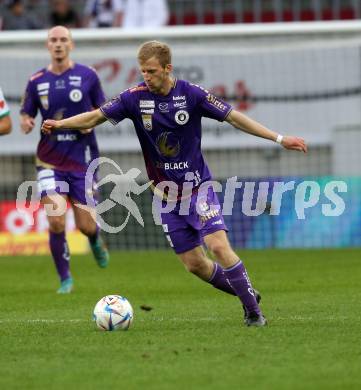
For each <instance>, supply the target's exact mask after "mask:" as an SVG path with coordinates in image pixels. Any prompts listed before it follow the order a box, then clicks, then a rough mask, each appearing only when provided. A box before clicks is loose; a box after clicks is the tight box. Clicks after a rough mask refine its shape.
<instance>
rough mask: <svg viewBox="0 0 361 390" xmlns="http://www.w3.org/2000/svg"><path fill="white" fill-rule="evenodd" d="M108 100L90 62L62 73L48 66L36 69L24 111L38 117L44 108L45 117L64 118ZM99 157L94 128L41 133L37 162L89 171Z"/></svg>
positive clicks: (75, 65) (49, 165) (43, 164)
mask: <svg viewBox="0 0 361 390" xmlns="http://www.w3.org/2000/svg"><path fill="white" fill-rule="evenodd" d="M104 101H105V96H104V92H103V90H102V87H101V85H100V81H99V78H98V76H97V74H96V73H95V71H94V70H93V69H91V68H89V67H88V66H85V65H81V64H74V66H73V67H72V68H70V69H68V70H66V71H65V72H63V73H62V74H60V75H57V74H55V73H52V72H50V71H49V70H47V69H46V68H44V69H41V70H40V71H38V72H37V73H35V74H34V75H33V76H32V77H31V78H30V80H29V82H28V85H27V87H26V91H25V96H24V99H23V104H22V107H21V113H24V114H28V115H30V116H31V117H33V118H35V116H36V114H37V112H38V110H40V113H41V116H42V118H43V120H45V119H56V120H60V119H63V118H68V117H71V116H73V115H77V114H80V113H83V112H85V111H91V110H93V109H94V108H98V107H100V106H101V105H102V104H103V103H104ZM97 157H99V150H98V145H97V142H96V138H95V133H94V131H91V132H90V133H87V134H82V133H81V132H79V131H73V130H67V129H63V130H57V131H55V132H53V133H52V134H50V135H45V134H43V133H41V138H40V142H39V144H38V148H37V165H38V166H40V167H41V166H45V167H48V168H50V167H53V168H56V169H58V170H62V171H85V170H86V169H87V167H88V165H89V163H90V161H91V160H93V159H94V158H97Z"/></svg>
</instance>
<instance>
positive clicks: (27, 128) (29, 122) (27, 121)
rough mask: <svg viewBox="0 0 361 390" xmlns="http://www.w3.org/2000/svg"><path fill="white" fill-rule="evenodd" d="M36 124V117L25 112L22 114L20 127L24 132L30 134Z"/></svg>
mask: <svg viewBox="0 0 361 390" xmlns="http://www.w3.org/2000/svg"><path fill="white" fill-rule="evenodd" d="M34 126H35V119H34V118H33V117H32V116H30V115H28V114H25V113H22V114H20V127H21V130H22V132H23V133H24V134H28V133H30V132H31V130H33V128H34Z"/></svg>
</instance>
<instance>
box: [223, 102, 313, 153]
mask: <svg viewBox="0 0 361 390" xmlns="http://www.w3.org/2000/svg"><path fill="white" fill-rule="evenodd" d="M225 121H226V122H228V123H229V124H230V125H232V126H233V127H235V128H236V129H239V130H242V131H244V132H246V133H248V134H252V135H255V136H257V137H261V138H265V139H269V140H271V141H274V142H278V143H280V144H281V145H282V146H283V147H284V148H285V149H289V150H298V151H300V152H304V153H307V145H306V143H305V140H304V139H302V138H299V137H294V136H290V135H285V136H281V135H280V134H278V133H276V132H274V131H272V130H270V129H268V128H267V127H265V126H263V125H261V124H260V123H258V122H257V121H255V120H254V119H251V118H250V117H248V116H246V115H244V114H242V113H241V112H239V111H237V110H234V109H232V110H231V111H230V112H229V114H228V115H227V117H226V118H225Z"/></svg>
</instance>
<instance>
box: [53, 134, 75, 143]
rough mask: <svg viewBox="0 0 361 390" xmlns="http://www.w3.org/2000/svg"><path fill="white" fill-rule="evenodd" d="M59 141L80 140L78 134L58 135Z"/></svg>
mask: <svg viewBox="0 0 361 390" xmlns="http://www.w3.org/2000/svg"><path fill="white" fill-rule="evenodd" d="M56 139H57V141H76V140H77V139H78V137H77V135H76V134H58V135H57V136H56Z"/></svg>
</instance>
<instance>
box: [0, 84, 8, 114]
mask: <svg viewBox="0 0 361 390" xmlns="http://www.w3.org/2000/svg"><path fill="white" fill-rule="evenodd" d="M9 113H10V109H9V106H8V105H7V103H6V100H5V97H4V95H3V91H2V90H1V88H0V118H3V117H4V116H6V115H9Z"/></svg>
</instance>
